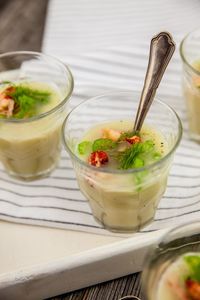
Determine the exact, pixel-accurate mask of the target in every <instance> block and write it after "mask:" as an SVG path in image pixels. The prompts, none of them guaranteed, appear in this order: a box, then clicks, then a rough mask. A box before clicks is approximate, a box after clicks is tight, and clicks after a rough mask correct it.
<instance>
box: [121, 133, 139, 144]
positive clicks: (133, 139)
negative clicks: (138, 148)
mask: <svg viewBox="0 0 200 300" xmlns="http://www.w3.org/2000/svg"><path fill="white" fill-rule="evenodd" d="M125 140H126V141H127V142H128V143H130V144H136V143H140V142H141V138H140V137H139V136H137V135H133V136H132V137H130V138H126V139H125Z"/></svg>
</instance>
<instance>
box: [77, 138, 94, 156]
mask: <svg viewBox="0 0 200 300" xmlns="http://www.w3.org/2000/svg"><path fill="white" fill-rule="evenodd" d="M91 149H92V143H91V142H89V141H83V142H81V143H80V144H78V152H79V154H81V155H85V154H87V153H89V152H90V151H91Z"/></svg>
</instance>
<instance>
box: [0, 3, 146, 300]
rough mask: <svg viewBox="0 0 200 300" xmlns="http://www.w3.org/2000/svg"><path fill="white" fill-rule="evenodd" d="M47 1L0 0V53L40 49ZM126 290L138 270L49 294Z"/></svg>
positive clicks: (111, 297)
mask: <svg viewBox="0 0 200 300" xmlns="http://www.w3.org/2000/svg"><path fill="white" fill-rule="evenodd" d="M47 4H48V1H47V0H0V41H1V42H0V53H3V52H7V51H17V50H32V51H40V50H41V43H42V35H43V30H44V24H45V15H46V9H47ZM122 263H123V262H122ZM99 271H100V270H97V272H99ZM86 272H87V270H86ZM46 288H47V289H48V287H46ZM130 294H133V295H136V296H141V295H140V294H141V291H140V274H132V275H130V276H126V277H122V278H119V279H116V280H112V281H109V282H106V283H101V284H99V285H95V286H93V287H89V288H85V289H82V290H80V291H75V292H72V293H68V294H65V295H60V296H57V297H53V298H51V300H61V299H62V300H118V299H119V298H120V297H122V296H126V295H130ZM143 299H144V298H143ZM49 300H50V299H49Z"/></svg>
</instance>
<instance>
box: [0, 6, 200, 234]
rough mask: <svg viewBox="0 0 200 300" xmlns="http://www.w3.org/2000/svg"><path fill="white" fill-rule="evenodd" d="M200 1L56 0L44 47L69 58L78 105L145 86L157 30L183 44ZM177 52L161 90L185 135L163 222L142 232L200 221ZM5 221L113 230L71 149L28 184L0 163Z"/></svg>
mask: <svg viewBox="0 0 200 300" xmlns="http://www.w3.org/2000/svg"><path fill="white" fill-rule="evenodd" d="M199 12H200V2H199V1H198V0H191V1H187V0H177V1H174V0H168V1H159V0H151V1H148V0H134V1H133V0H124V1H120V0H118V1H116V0H107V1H106V0H102V1H98V0H77V1H69V0H67V1H65V0H51V1H50V4H49V9H48V17H47V22H46V29H45V36H44V42H43V50H44V52H46V53H50V54H52V55H55V56H58V57H59V58H60V59H62V60H63V61H64V62H65V63H67V64H68V65H69V66H70V68H71V70H72V73H73V75H74V78H75V90H74V93H73V96H72V99H71V106H75V105H77V104H78V103H80V102H81V101H82V100H84V99H87V98H89V97H92V96H95V95H98V94H103V93H105V92H108V91H117V90H132V91H133V90H137V91H140V90H141V88H142V85H143V80H144V76H145V71H146V66H147V60H148V51H149V42H150V38H151V37H152V35H154V34H155V33H157V32H159V31H161V30H164V29H165V30H168V31H170V32H172V34H173V35H174V39H175V41H176V42H177V46H178V45H179V43H180V40H181V39H182V38H183V36H184V35H185V34H186V33H187V32H188V31H191V30H192V29H193V28H195V27H197V26H199V25H200V21H199ZM180 81H181V62H180V57H179V53H178V47H177V51H176V53H175V55H174V57H173V59H172V61H171V63H170V65H169V67H168V69H167V72H166V74H165V75H164V77H163V80H162V83H161V85H160V87H159V90H158V93H157V95H158V96H159V97H160V98H161V99H162V100H163V101H165V102H167V103H168V104H169V105H171V106H172V107H173V108H174V109H175V110H176V111H177V112H178V114H179V115H180V117H181V119H182V121H183V125H184V129H185V132H184V136H183V140H182V142H181V146H180V147H179V148H178V150H177V153H176V156H175V160H174V164H173V167H172V170H171V172H170V176H169V181H168V188H167V191H166V193H165V195H164V197H163V199H162V201H161V202H160V205H159V208H158V211H157V214H156V218H155V221H154V222H153V223H152V224H151V225H149V226H148V227H146V228H144V229H143V230H142V232H141V233H139V234H144V235H145V234H148V232H149V231H154V230H159V229H162V228H168V227H170V226H174V225H178V224H181V223H182V222H185V221H193V220H195V219H198V220H199V219H200V151H199V150H200V146H199V145H198V144H196V143H194V142H192V141H190V139H189V138H188V134H187V119H186V114H185V113H186V109H185V105H184V101H183V99H182V95H181V83H180ZM0 182H1V191H0V217H1V219H5V220H9V221H14V222H21V223H29V224H36V225H44V226H52V227H61V228H66V229H72V230H81V231H87V232H94V233H99V234H110V235H112V233H109V232H107V231H105V230H104V229H102V228H101V227H100V225H99V224H97V223H96V222H95V221H94V219H93V217H92V215H91V210H90V208H89V205H88V203H87V202H86V200H85V198H84V196H83V195H82V194H81V193H80V191H79V189H78V186H77V183H76V180H75V174H74V171H73V169H72V165H71V162H70V159H69V158H68V156H67V154H66V153H65V151H64V150H63V151H62V158H61V161H60V165H59V167H58V168H57V169H56V170H55V171H54V172H53V174H52V175H51V176H50V177H49V178H47V179H42V180H38V181H35V182H32V183H22V182H19V181H15V180H13V179H11V178H9V177H8V176H7V175H6V174H5V172H4V171H3V168H2V167H1V168H0Z"/></svg>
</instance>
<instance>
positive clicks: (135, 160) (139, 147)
mask: <svg viewBox="0 0 200 300" xmlns="http://www.w3.org/2000/svg"><path fill="white" fill-rule="evenodd" d="M160 157H161V154H159V153H158V152H157V151H155V145H154V142H153V141H152V140H147V141H145V142H143V143H136V144H133V145H132V146H131V147H130V148H128V149H126V150H125V151H124V152H122V153H121V154H120V156H119V165H120V166H119V167H120V169H123V170H127V169H131V168H141V167H143V166H145V164H146V163H150V162H151V161H154V160H157V159H159V158H160Z"/></svg>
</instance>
